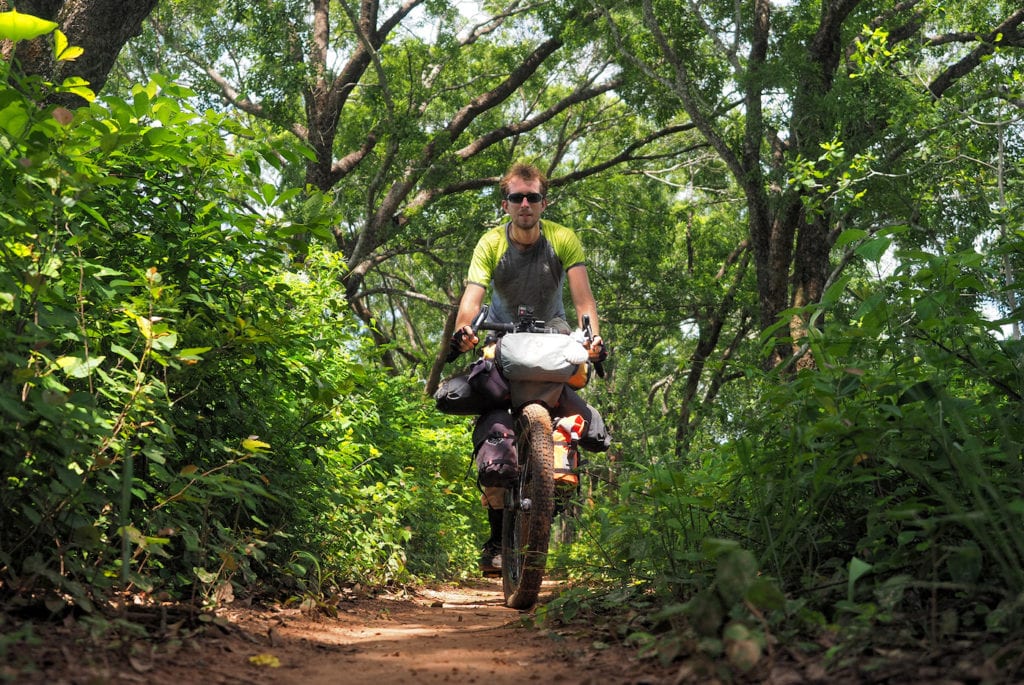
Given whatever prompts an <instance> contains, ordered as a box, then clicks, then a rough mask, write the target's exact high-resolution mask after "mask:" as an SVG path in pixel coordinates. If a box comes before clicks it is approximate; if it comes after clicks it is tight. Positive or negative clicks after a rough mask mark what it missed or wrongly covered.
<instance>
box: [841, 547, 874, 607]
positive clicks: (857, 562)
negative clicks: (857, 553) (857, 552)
mask: <svg viewBox="0 0 1024 685" xmlns="http://www.w3.org/2000/svg"><path fill="white" fill-rule="evenodd" d="M873 568H874V567H873V566H872V565H871V564H869V563H868V562H866V561H863V560H861V559H858V558H857V557H853V558H852V559H850V582H849V585H848V587H847V590H846V592H847V599H849V601H851V602H852V601H853V586H854V584H855V583H856V582H857V581H858V580H859V579H860V578H861V577H863V576H864V574H866V573H870V572H871V570H872V569H873Z"/></svg>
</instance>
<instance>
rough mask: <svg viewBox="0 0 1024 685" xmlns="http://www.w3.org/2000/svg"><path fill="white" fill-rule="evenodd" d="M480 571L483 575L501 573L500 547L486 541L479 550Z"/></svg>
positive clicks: (490, 575)
mask: <svg viewBox="0 0 1024 685" xmlns="http://www.w3.org/2000/svg"><path fill="white" fill-rule="evenodd" d="M480 573H482V574H483V575H484V576H485V577H493V576H500V575H501V547H499V546H498V545H495V544H493V543H490V542H488V543H487V544H486V545H484V548H483V549H482V550H481V551H480Z"/></svg>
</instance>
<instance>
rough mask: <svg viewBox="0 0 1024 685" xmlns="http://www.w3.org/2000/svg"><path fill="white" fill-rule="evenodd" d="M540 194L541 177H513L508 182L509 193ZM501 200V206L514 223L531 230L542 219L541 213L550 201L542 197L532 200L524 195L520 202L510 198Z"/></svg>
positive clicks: (517, 194) (518, 194)
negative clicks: (529, 179)
mask: <svg viewBox="0 0 1024 685" xmlns="http://www.w3.org/2000/svg"><path fill="white" fill-rule="evenodd" d="M531 193H533V194H540V179H534V180H532V181H524V180H523V179H521V178H519V177H513V178H511V179H509V182H508V195H516V196H520V195H523V196H525V195H529V194H531ZM508 195H506V199H504V200H502V201H501V208H502V209H504V210H505V211H506V212H507V213H508V215H509V218H511V219H512V223H513V224H515V225H516V226H518V227H519V228H521V229H524V230H530V229H532V228H533V227H534V226H536V225H537V222H538V221H540V215H541V213H542V212H543V211H544V210H545V209H546V208H547V206H548V201H547V199H545V198H541V200H540V201H539V202H530V200H529V198H527V197H523V198H522V199H521V200H520V201H519V202H514V201H512V200H509V199H508Z"/></svg>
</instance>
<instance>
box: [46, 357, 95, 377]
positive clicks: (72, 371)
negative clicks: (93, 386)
mask: <svg viewBox="0 0 1024 685" xmlns="http://www.w3.org/2000/svg"><path fill="white" fill-rule="evenodd" d="M104 359H106V357H104V356H99V357H90V358H89V359H82V358H81V357H71V356H64V357H58V358H57V366H59V367H60V368H61V369H63V370H64V373H66V374H67V375H68V376H69V377H71V378H85V377H87V376H88V375H89V374H91V373H92V372H93V370H94V369H95V368H96V367H97V366H99V365H100V364H102V363H103V360H104Z"/></svg>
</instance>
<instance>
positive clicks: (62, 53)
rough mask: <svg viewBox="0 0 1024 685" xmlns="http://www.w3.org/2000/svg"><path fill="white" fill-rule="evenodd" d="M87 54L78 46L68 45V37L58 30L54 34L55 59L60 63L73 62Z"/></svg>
mask: <svg viewBox="0 0 1024 685" xmlns="http://www.w3.org/2000/svg"><path fill="white" fill-rule="evenodd" d="M84 53H85V49H84V48H80V47H78V46H77V45H68V37H67V36H65V35H64V32H63V31H61V30H60V29H57V30H56V31H54V32H53V57H54V59H56V60H57V61H58V62H71V61H74V60H76V59H78V58H79V57H81V56H82V55H83V54H84Z"/></svg>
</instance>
